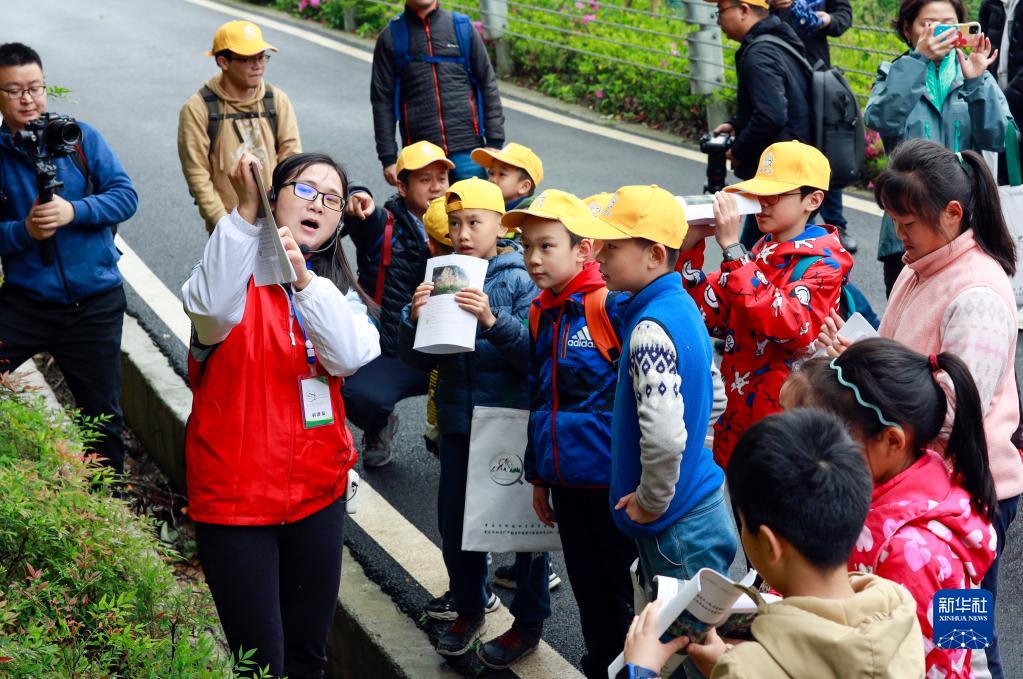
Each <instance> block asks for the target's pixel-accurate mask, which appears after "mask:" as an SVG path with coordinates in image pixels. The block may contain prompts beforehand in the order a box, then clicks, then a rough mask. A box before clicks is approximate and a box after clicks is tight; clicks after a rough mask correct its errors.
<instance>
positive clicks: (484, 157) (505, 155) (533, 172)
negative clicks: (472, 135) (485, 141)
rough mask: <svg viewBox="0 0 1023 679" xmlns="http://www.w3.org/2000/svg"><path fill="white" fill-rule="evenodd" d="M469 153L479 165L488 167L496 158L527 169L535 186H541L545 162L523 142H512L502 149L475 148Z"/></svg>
mask: <svg viewBox="0 0 1023 679" xmlns="http://www.w3.org/2000/svg"><path fill="white" fill-rule="evenodd" d="M469 155H470V157H471V158H472V159H473V160H474V161H476V163H477V164H478V165H480V166H481V167H485V168H488V169H489V168H490V165H491V164H492V163H493V162H494V161H495V160H500V161H501V162H502V163H505V164H507V165H511V166H512V167H517V168H519V169H522V170H525V171H526V174H528V175H529V178H530V179H532V180H533V186H534V187H536V186H539V184H540V182H542V181H543V163H541V162H540V156H538V155H536V154H535V153H533V149H531V148H529V147H527V146H523V145H522V144H516V143H514V142H512V143H511V144H508V145H507V146H505V147H504V148H503V149H501V150H500V151H491V150H490V149H474V150H473V152H472V153H471V154H469Z"/></svg>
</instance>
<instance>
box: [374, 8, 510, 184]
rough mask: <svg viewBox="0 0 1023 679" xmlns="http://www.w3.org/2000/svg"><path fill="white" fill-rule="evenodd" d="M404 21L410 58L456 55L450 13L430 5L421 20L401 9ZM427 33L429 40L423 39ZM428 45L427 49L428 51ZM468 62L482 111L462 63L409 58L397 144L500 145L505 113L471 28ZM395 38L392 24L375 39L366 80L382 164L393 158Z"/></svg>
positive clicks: (459, 148)
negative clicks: (480, 93) (479, 92)
mask: <svg viewBox="0 0 1023 679" xmlns="http://www.w3.org/2000/svg"><path fill="white" fill-rule="evenodd" d="M403 16H404V19H405V22H406V24H407V25H408V43H409V46H408V51H409V55H410V56H411V57H413V58H414V57H415V56H417V55H427V54H431V53H432V54H433V55H434V56H443V57H456V58H457V57H458V56H459V51H458V40H457V38H456V37H455V24H454V20H453V19H452V17H451V12H449V11H448V10H446V9H439V8H438V9H434V10H432V11H431V12H430V13H429V14H427V15H426V18H425V19H420V18H419V17H418V16H417V15H416V13H415V12H413V11H411V10H406V11H405V12H404V15H403ZM428 37H429V40H427V38H428ZM431 47H432V52H431ZM471 63H472V68H473V74H474V75H475V77H476V81H477V82H478V83H479V84H480V87H481V88H482V90H483V109H484V110H483V112H482V113H480V112H478V111H477V110H476V107H477V104H476V101H477V99H476V93H475V91H474V90H473V87H472V85H471V84H470V83H469V74H468V73H466V72H465V68H464V67H463V66H462V64H461V63H457V62H450V63H441V64H428V63H426V62H423V61H410V62H409V64H408V66H407V67H406V68H405V70H404V72H403V73H401V74H400V77H401V99H402V101H401V107H402V116H401V118H402V119H401V126H400V134H401V141H402V145H408V144H412V143H415V142H417V141H422V140H424V139H426V140H427V141H431V142H433V143H434V144H436V145H437V146H440V147H441V148H442V149H444V153H446V154H447V155H448V156H450V155H451V154H453V153H459V152H466V151H471V150H472V149H474V148H477V147H480V146H484V145H486V146H492V147H494V148H501V147H502V146H504V111H503V110H502V109H501V96H500V94H499V93H498V91H497V77H496V76H495V75H494V69H493V67H492V66H491V65H490V57H488V56H487V50H486V47H485V46H484V45H483V39H482V38H481V37H480V35H479V33H478V32H477V31H475V30H474V31H473V32H472V52H471ZM397 77H399V75H398V74H397V73H395V63H394V42H393V40H392V38H391V27H390V24H388V26H387V28H385V29H384V31H383V32H382V33H381V34H380V37H379V38H377V44H376V49H374V50H373V77H372V80H371V82H370V101H371V102H372V104H373V130H374V133H375V135H376V143H377V156H378V157H379V158H380V162H381V164H383V165H384V167H387V166H388V165H391V164H393V163H394V162H395V161H396V160H397V158H398V146H397V144H395V143H394V126H395V124H396V123H397V121H396V120H395V116H394V88H395V79H396V78H397ZM481 116H482V119H483V121H484V123H485V125H484V127H485V131H486V139H484V138H483V137H482V136H480V134H479V132H480V124H479V122H480V117H481Z"/></svg>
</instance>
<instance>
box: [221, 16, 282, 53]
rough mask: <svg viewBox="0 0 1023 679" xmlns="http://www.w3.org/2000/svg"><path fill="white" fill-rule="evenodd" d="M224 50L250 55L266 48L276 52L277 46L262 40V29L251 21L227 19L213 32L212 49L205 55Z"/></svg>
mask: <svg viewBox="0 0 1023 679" xmlns="http://www.w3.org/2000/svg"><path fill="white" fill-rule="evenodd" d="M224 50H231V52H232V53H233V54H237V55H239V56H243V57H250V56H252V55H253V54H259V53H260V52H265V51H266V50H270V51H272V52H276V51H277V48H276V47H274V46H273V45H271V44H270V43H268V42H267V41H266V40H263V31H261V30H259V26H257V25H256V24H254V23H252V22H251V21H228V22H227V23H226V24H224V25H223V26H221V27H220V28H218V29H217V32H216V33H214V34H213V49H211V50H210V51H209V52H207V53H206V56H208V57H212V56H213V55H215V54H216V53H217V52H222V51H224Z"/></svg>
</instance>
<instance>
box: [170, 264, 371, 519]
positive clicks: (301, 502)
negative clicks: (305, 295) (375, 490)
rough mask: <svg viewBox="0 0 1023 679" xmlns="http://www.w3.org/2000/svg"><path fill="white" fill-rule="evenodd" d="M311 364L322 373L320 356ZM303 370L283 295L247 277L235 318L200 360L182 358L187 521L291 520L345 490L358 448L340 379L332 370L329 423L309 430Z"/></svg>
mask: <svg viewBox="0 0 1023 679" xmlns="http://www.w3.org/2000/svg"><path fill="white" fill-rule="evenodd" d="M292 323H294V326H293V330H292ZM292 332H294V340H292ZM315 368H316V371H317V374H319V375H324V376H326V375H327V373H326V371H325V370H324V369H323V368H322V367H321V366H320V364H319V362H317V363H316V365H315ZM308 374H309V364H308V363H307V362H306V352H305V347H304V342H303V336H302V333H301V331H300V329H299V325H298V322H297V321H294V322H293V321H292V320H291V316H290V310H289V306H288V296H287V294H286V293H285V292H284V290H283V289H281V288H280V287H278V286H267V287H261V288H257V287H255V285H254V284H253V283H252V281H251V280H250V281H249V288H248V297H247V300H246V302H245V314H244V316H243V317H242V321H241V323H239V324H238V325H237V326H236V327H235V328H234V329H233V330H231V334H229V335H228V336H227V339H226V340H224V341H223V342H222V343H221V344H220V345H218V346H217V347H216V349H215V350H214V351H213V353H212V354H211V355H210V356H209V357H207V359H206V360H205V361H204V362H199V361H196V360H195V359H194V358H193V357H192V356H191V355H190V356H189V358H188V376H189V381H190V383H191V385H192V415H191V417H190V418H189V420H188V425H187V428H186V433H185V459H186V477H187V485H188V500H189V515H190V516H191V517H192V519H193V520H195V521H201V522H206V523H217V524H229V525H252V526H258V525H269V524H279V523H291V522H294V521H298V520H299V519H302V518H305V517H306V516H309V515H310V514H313V513H315V512H317V511H319V510H320V509H323V508H324V507H326V506H327V505H329V504H330V503H332V502H334V501H335V500H337V499H339V498H341V497H343V496H344V493H345V486H346V484H347V481H348V470H350V469H351V468H352V467H353V466H354V465H355V460H356V456H357V454H356V451H355V448H354V446H353V442H352V433H351V432H350V431H349V430H348V426H347V425H346V424H345V410H344V402H343V401H342V400H341V384H342V379H341V378H340V377H330V378H329V380H330V393H331V400H332V402H333V403H332V406H333V408H332V409H333V412H334V424H332V425H327V426H322V427H316V428H314V429H306V428H305V426H304V419H303V414H302V404H301V401H300V391H299V379H300V378H301V377H303V376H306V375H308Z"/></svg>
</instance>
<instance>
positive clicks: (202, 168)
mask: <svg viewBox="0 0 1023 679" xmlns="http://www.w3.org/2000/svg"><path fill="white" fill-rule="evenodd" d="M276 51H277V48H276V47H274V46H273V45H271V44H269V43H268V42H266V41H265V40H263V32H262V31H261V30H260V29H259V26H257V25H256V24H254V23H252V22H251V21H228V22H227V23H226V24H224V25H223V26H221V27H220V28H218V29H217V32H216V34H214V36H213V48H212V49H211V50H209V51H208V52H206V56H208V57H214V59H215V60H216V63H217V66H218V67H219V68H220V73H219V74H217V75H215V76H213V77H212V78H210V80H209V81H208V82H207V83H206V84H205V85H204V86H203V87H202V88H201V89H200V90H199V91H198V92H196V93H195V94H193V95H192V96H191V97H189V98H188V99H187V100H186V101H185V104H184V106H182V107H181V113H180V114H179V116H178V156H179V157H180V159H181V171H182V172H183V173H184V175H185V181H186V182H187V183H188V191H189V193H191V194H192V197H193V198H194V199H195V203H196V205H198V206H199V214H200V215H202V218H203V220H205V222H206V230H207V231H209V232H210V233H212V232H213V227H215V226H216V225H217V222H218V221H220V218H221V217H223V216H224V215H225V214H227V213H228V212H230V211H231V210H233V209H234V208H235V206H236V205H237V204H238V196H237V195H236V194H235V191H234V187H232V186H231V182H230V180H229V179H228V173H229V172H230V170H231V169H232V168H234V167H237V165H238V160H239V158H241V156H242V154H243V153H251V154H253V155H254V156H256V157H257V158H259V160H260V162H261V163H262V166H263V184H264V185H265V186H270V175H271V173H272V172H273V169H274V166H276V165H277V163H278V162H279V161H281V160H284V159H285V158H287V157H288V156H293V155H295V154H296V153H301V152H302V143H301V141H300V140H299V136H298V121H297V120H296V118H295V111H294V109H293V108H292V107H291V100H289V99H288V95H286V94H285V93H284V92H283V91H282V90H281V89H280V88H276V87H271V86H270V85H269V84H267V83H265V82H264V81H263V72H264V70H265V69H266V63H267V62H268V61H269V60H270V54H271V52H276Z"/></svg>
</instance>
